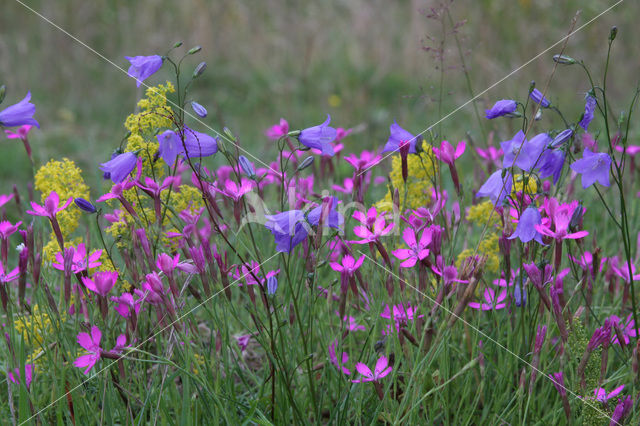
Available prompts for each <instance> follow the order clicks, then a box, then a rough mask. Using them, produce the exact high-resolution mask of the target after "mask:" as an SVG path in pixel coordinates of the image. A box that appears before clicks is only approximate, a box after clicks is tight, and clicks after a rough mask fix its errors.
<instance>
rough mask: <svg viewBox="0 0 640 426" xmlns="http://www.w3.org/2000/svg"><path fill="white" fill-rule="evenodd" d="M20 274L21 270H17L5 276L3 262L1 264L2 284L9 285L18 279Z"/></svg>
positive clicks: (0, 281) (0, 276)
mask: <svg viewBox="0 0 640 426" xmlns="http://www.w3.org/2000/svg"><path fill="white" fill-rule="evenodd" d="M19 274H20V268H15V269H14V270H12V271H11V272H7V273H6V274H5V271H4V266H3V265H2V262H0V283H9V282H11V281H15V280H16V279H18V275H19Z"/></svg>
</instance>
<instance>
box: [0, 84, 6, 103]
mask: <svg viewBox="0 0 640 426" xmlns="http://www.w3.org/2000/svg"><path fill="white" fill-rule="evenodd" d="M6 94H7V86H5V85H4V84H3V85H2V86H0V104H1V103H2V101H4V95H6Z"/></svg>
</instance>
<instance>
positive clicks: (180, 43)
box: [173, 41, 182, 49]
mask: <svg viewBox="0 0 640 426" xmlns="http://www.w3.org/2000/svg"><path fill="white" fill-rule="evenodd" d="M180 46H182V42H181V41H176V42H175V44H174V45H173V48H174V49H176V48H178V47H180Z"/></svg>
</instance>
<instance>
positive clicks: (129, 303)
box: [111, 292, 142, 318]
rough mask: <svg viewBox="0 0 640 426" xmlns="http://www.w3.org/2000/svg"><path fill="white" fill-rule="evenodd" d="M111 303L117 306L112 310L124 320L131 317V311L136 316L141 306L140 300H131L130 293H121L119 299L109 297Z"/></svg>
mask: <svg viewBox="0 0 640 426" xmlns="http://www.w3.org/2000/svg"><path fill="white" fill-rule="evenodd" d="M111 300H112V301H113V302H117V303H118V306H116V307H115V308H114V309H115V311H116V312H117V313H118V314H120V315H121V316H122V317H124V318H129V317H130V316H131V310H132V309H133V312H134V313H135V314H136V315H138V313H139V312H140V306H141V305H142V298H139V299H137V300H134V299H133V295H132V294H131V293H126V292H125V293H122V296H119V297H111Z"/></svg>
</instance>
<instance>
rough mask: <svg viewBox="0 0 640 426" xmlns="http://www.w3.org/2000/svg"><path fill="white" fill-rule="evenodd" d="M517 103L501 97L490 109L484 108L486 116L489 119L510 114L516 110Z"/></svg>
mask: <svg viewBox="0 0 640 426" xmlns="http://www.w3.org/2000/svg"><path fill="white" fill-rule="evenodd" d="M517 107H518V104H517V103H516V101H512V100H510V99H502V100H500V101H498V102H496V103H495V104H494V105H493V106H492V107H491V109H487V110H485V114H486V117H487V118H488V119H489V120H491V119H493V118H496V117H501V116H503V115H507V114H511V113H512V112H514V111H515V110H516V108H517Z"/></svg>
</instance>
